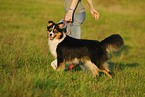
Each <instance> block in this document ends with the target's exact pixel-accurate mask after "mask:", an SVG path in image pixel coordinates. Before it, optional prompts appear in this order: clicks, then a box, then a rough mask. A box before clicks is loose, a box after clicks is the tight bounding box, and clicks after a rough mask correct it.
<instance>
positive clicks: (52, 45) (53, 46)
mask: <svg viewBox="0 0 145 97" xmlns="http://www.w3.org/2000/svg"><path fill="white" fill-rule="evenodd" d="M64 38H65V37H63V38H62V39H54V40H49V39H48V45H49V49H50V52H51V54H52V55H53V56H54V57H55V58H56V57H57V54H56V48H57V46H58V44H59V43H61V42H62V41H63V40H64Z"/></svg>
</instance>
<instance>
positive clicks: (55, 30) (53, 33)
mask: <svg viewBox="0 0 145 97" xmlns="http://www.w3.org/2000/svg"><path fill="white" fill-rule="evenodd" d="M47 32H48V38H49V39H50V40H53V39H61V38H62V37H63V22H62V23H58V24H55V23H54V22H53V21H48V25H47Z"/></svg>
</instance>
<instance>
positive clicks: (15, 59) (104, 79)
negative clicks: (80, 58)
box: [0, 0, 145, 97]
mask: <svg viewBox="0 0 145 97" xmlns="http://www.w3.org/2000/svg"><path fill="white" fill-rule="evenodd" d="M82 2H83V4H84V5H85V6H86V13H87V16H86V20H85V22H84V23H83V24H82V38H87V39H93V40H94V39H97V40H99V41H101V40H103V39H104V38H105V37H107V36H109V35H111V34H114V33H118V34H120V35H121V36H122V37H123V39H124V43H125V44H124V47H123V49H122V50H120V51H119V52H117V53H115V52H112V53H111V59H110V60H109V63H110V69H111V71H112V72H113V74H114V78H113V79H110V78H109V77H108V76H107V75H105V74H104V73H101V74H100V76H99V77H98V78H94V77H93V76H92V74H91V73H83V72H82V70H72V71H68V72H56V71H54V70H53V68H52V67H51V66H50V63H51V62H52V61H53V60H54V58H53V57H52V55H51V54H50V52H49V47H48V45H47V36H46V26H47V21H48V20H53V21H55V22H58V21H59V20H61V19H62V18H63V17H64V8H63V1H59V0H55V1H52V0H24V1H20V0H13V1H12V0H9V1H5V0H1V1H0V97H15V96H18V97H22V96H24V97H30V96H32V97H33V96H46V97H59V96H70V97H73V96H77V97H81V96H84V97H88V96H91V97H92V96H93V97H94V96H95V97H97V96H98V97H105V96H113V97H116V96H131V97H132V96H136V97H143V96H145V92H144V90H145V87H144V83H145V81H144V79H145V78H144V76H145V72H144V70H145V67H144V64H145V63H144V62H145V61H144V59H145V50H144V49H145V45H144V41H145V38H144V37H145V33H144V32H145V29H144V28H145V27H144V26H145V18H144V17H145V14H144V13H143V12H144V6H143V3H144V1H137V0H135V1H133V2H132V1H131V0H127V1H123V0H120V1H119V0H111V1H110V2H108V1H106V0H105V1H101V0H99V1H94V5H95V8H96V9H97V10H98V11H99V13H100V19H99V20H98V21H95V20H94V18H92V16H91V14H90V12H89V9H88V7H87V3H86V2H85V1H82ZM128 2H129V3H128ZM131 5H132V6H131Z"/></svg>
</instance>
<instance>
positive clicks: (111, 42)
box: [100, 34, 124, 52]
mask: <svg viewBox="0 0 145 97" xmlns="http://www.w3.org/2000/svg"><path fill="white" fill-rule="evenodd" d="M100 44H101V47H103V48H106V51H107V52H108V51H110V50H114V51H118V50H119V49H121V47H122V46H123V44H124V42H123V38H122V37H121V36H120V35H119V34H113V35H111V36H109V37H107V38H105V39H104V40H103V41H101V42H100Z"/></svg>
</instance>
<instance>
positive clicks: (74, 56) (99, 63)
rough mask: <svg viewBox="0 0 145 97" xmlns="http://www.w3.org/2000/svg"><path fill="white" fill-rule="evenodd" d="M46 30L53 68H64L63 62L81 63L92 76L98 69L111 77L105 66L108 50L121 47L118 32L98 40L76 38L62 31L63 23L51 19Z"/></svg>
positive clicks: (121, 42)
mask: <svg viewBox="0 0 145 97" xmlns="http://www.w3.org/2000/svg"><path fill="white" fill-rule="evenodd" d="M47 32H48V45H49V49H50V52H51V54H52V55H53V56H54V57H55V60H54V61H53V62H52V63H51V66H52V67H53V69H55V70H65V64H79V63H83V64H84V65H85V66H86V67H87V68H88V69H90V70H91V72H92V74H93V76H95V77H96V76H98V75H99V71H100V72H104V73H106V74H107V75H108V76H109V77H110V78H112V76H113V75H112V73H111V71H110V70H109V69H108V67H107V65H109V64H108V63H107V60H108V59H109V56H108V52H109V51H110V50H114V51H118V50H119V49H121V48H122V46H123V44H124V41H123V38H122V37H121V36H120V35H119V34H113V35H111V36H109V37H107V38H105V39H104V40H102V41H100V42H99V41H97V40H87V39H76V38H73V37H71V36H69V35H66V34H65V33H64V32H63V23H58V24H56V23H54V22H53V21H48V25H47ZM75 66H76V65H74V67H75ZM72 68H73V67H72Z"/></svg>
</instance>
